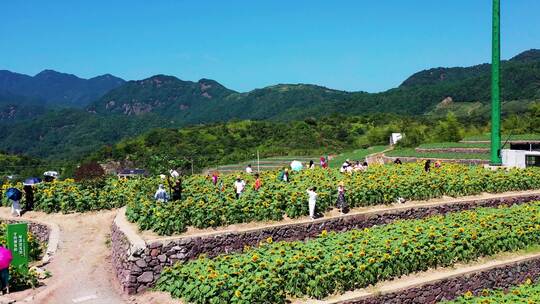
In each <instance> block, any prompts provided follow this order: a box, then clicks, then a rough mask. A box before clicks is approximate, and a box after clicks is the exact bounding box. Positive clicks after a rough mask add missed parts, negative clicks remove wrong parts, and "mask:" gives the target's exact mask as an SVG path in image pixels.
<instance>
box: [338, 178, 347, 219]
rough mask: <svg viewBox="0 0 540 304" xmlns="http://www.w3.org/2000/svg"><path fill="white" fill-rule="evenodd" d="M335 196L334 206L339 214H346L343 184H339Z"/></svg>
mask: <svg viewBox="0 0 540 304" xmlns="http://www.w3.org/2000/svg"><path fill="white" fill-rule="evenodd" d="M337 194H338V196H337V203H336V206H337V208H338V209H339V211H340V212H341V214H345V212H347V200H346V199H345V183H343V182H339V186H338V193H337Z"/></svg>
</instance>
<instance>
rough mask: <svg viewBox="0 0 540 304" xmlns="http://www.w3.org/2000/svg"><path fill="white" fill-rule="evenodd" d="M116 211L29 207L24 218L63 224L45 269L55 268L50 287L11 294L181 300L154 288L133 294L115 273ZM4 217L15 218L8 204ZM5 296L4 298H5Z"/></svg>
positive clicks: (96, 302)
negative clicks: (77, 211) (66, 211)
mask: <svg viewBox="0 0 540 304" xmlns="http://www.w3.org/2000/svg"><path fill="white" fill-rule="evenodd" d="M116 212H117V211H116V210H113V211H100V212H90V213H85V214H67V215H65V214H45V213H42V212H29V213H26V214H24V215H23V218H22V219H36V220H39V221H41V222H44V223H54V224H56V225H58V227H59V228H60V231H59V232H60V233H59V243H58V249H57V251H56V253H55V254H54V255H53V256H52V259H51V261H50V263H49V264H47V265H45V266H44V267H43V268H44V269H46V270H48V271H50V272H51V273H52V277H51V278H49V279H46V280H45V281H44V286H41V287H39V288H38V289H35V290H26V291H22V292H16V293H12V294H10V295H9V296H7V297H8V298H9V299H12V300H16V303H36V304H41V303H43V304H47V303H54V304H64V303H65V304H67V303H69V304H74V303H81V304H116V303H119V304H121V303H131V304H158V303H159V304H169V303H178V301H174V300H172V299H171V298H170V296H169V295H168V294H165V293H157V292H148V293H143V294H141V295H137V296H127V295H125V294H123V293H122V292H121V288H120V286H119V284H118V281H117V279H116V277H115V273H114V270H113V268H112V264H111V257H110V253H111V249H110V246H109V241H110V232H111V224H112V221H113V219H114V216H115V215H116ZM0 216H1V217H6V218H9V217H11V215H10V212H9V209H8V208H0ZM3 298H4V297H0V300H3Z"/></svg>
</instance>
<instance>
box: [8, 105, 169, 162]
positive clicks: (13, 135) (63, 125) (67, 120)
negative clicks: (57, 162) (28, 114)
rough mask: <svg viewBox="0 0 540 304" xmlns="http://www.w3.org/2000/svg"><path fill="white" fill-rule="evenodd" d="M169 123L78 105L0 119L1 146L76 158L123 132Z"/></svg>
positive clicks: (130, 133) (14, 150)
mask: <svg viewBox="0 0 540 304" xmlns="http://www.w3.org/2000/svg"><path fill="white" fill-rule="evenodd" d="M169 126H170V124H168V122H166V121H164V120H163V119H161V118H160V117H157V116H156V115H152V114H149V115H145V116H144V117H137V118H134V117H130V116H124V115H110V116H102V115H96V114H92V113H88V112H86V111H83V110H79V109H63V110H55V111H48V112H46V113H45V114H43V115H40V116H38V117H35V118H33V119H32V120H26V121H18V122H17V121H15V122H10V121H1V120H0V130H2V132H0V150H5V151H9V152H10V153H15V154H25V155H30V156H33V157H38V158H49V159H51V158H52V159H65V160H67V159H71V160H77V159H80V158H83V157H85V156H86V155H87V154H89V153H91V152H93V151H95V150H96V149H99V148H100V147H102V146H104V145H110V144H113V143H116V142H118V141H119V140H121V139H123V138H125V137H126V136H136V135H138V134H141V133H142V132H145V131H147V130H149V129H152V128H157V127H169Z"/></svg>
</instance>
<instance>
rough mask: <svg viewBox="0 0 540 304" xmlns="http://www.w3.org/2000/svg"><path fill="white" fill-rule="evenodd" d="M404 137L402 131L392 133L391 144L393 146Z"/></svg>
mask: <svg viewBox="0 0 540 304" xmlns="http://www.w3.org/2000/svg"><path fill="white" fill-rule="evenodd" d="M402 138H403V135H402V134H401V133H392V135H390V145H391V146H393V145H395V144H397V143H398V141H400V140H401V139H402Z"/></svg>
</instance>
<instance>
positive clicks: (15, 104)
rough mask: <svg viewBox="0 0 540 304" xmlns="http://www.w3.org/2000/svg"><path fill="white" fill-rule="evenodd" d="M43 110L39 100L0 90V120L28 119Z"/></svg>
mask: <svg viewBox="0 0 540 304" xmlns="http://www.w3.org/2000/svg"><path fill="white" fill-rule="evenodd" d="M45 112H46V109H45V107H44V106H43V103H42V101H41V100H38V99H33V98H30V97H24V96H17V95H12V94H8V93H1V92H0V121H15V120H22V119H29V118H33V117H36V116H39V115H42V114H44V113H45Z"/></svg>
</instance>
